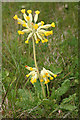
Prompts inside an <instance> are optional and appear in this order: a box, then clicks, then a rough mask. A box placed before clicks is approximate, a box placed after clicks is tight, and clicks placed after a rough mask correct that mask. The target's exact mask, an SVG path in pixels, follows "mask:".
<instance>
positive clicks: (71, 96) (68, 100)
mask: <svg viewBox="0 0 80 120" xmlns="http://www.w3.org/2000/svg"><path fill="white" fill-rule="evenodd" d="M75 97H76V93H75V94H73V95H70V96H69V97H68V98H65V99H63V101H62V103H61V104H64V103H68V102H70V101H71V100H73V99H74V98H75Z"/></svg>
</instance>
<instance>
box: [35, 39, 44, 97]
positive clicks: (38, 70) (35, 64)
mask: <svg viewBox="0 0 80 120" xmlns="http://www.w3.org/2000/svg"><path fill="white" fill-rule="evenodd" d="M33 53H34V62H35V67H36V69H37V72H38V76H39V80H40V75H39V70H38V67H37V62H36V52H35V41H34V37H33ZM41 87H42V92H43V96H44V98H45V91H44V87H43V84H42V83H41Z"/></svg>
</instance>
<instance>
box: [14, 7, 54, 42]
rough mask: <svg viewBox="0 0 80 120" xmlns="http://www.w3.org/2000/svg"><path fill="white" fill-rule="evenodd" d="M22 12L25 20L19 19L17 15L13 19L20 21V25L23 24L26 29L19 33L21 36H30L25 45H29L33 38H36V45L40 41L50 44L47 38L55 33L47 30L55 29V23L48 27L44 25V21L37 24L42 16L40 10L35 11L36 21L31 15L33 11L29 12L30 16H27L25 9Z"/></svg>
mask: <svg viewBox="0 0 80 120" xmlns="http://www.w3.org/2000/svg"><path fill="white" fill-rule="evenodd" d="M21 12H22V13H23V17H24V20H21V19H20V18H18V16H17V15H15V16H14V17H13V18H14V19H15V20H17V21H18V24H21V25H22V26H23V27H24V29H23V30H22V31H21V30H19V31H18V33H19V35H20V34H24V33H28V34H29V35H28V37H27V40H26V41H25V43H28V42H29V39H30V38H31V37H32V36H34V39H35V42H36V43H38V42H39V41H40V40H41V41H42V43H44V42H48V39H46V37H45V36H49V35H52V34H53V31H52V30H51V31H47V30H46V29H47V28H50V27H55V23H54V22H52V23H51V24H46V25H44V21H40V22H39V23H37V20H38V15H39V14H40V11H38V10H37V11H35V16H34V20H33V17H32V14H31V13H32V11H31V10H27V13H28V15H26V13H25V9H22V10H21Z"/></svg>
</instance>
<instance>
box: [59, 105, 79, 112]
mask: <svg viewBox="0 0 80 120" xmlns="http://www.w3.org/2000/svg"><path fill="white" fill-rule="evenodd" d="M60 108H61V109H65V110H70V111H72V110H74V109H76V108H77V107H76V106H74V105H71V104H63V105H61V106H60Z"/></svg>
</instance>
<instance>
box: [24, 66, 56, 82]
mask: <svg viewBox="0 0 80 120" xmlns="http://www.w3.org/2000/svg"><path fill="white" fill-rule="evenodd" d="M25 67H26V68H27V69H28V70H29V71H31V72H30V73H29V74H27V75H26V77H30V76H31V80H30V82H31V83H32V84H33V83H35V82H37V79H38V78H39V76H38V72H37V69H36V68H32V67H29V66H27V65H26V66H25ZM56 77H57V75H56V74H54V73H52V72H51V71H50V70H46V69H45V68H43V70H41V72H40V78H41V79H40V82H44V84H48V83H49V82H50V80H53V79H54V78H56Z"/></svg>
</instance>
